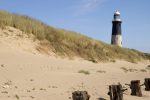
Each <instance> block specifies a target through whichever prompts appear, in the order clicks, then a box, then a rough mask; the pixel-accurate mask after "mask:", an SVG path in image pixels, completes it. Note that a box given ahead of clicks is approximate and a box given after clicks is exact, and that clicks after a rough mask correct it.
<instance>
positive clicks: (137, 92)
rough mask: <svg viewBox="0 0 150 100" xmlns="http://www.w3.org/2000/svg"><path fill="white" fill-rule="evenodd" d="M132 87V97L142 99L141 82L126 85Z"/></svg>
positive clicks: (133, 81)
mask: <svg viewBox="0 0 150 100" xmlns="http://www.w3.org/2000/svg"><path fill="white" fill-rule="evenodd" d="M126 85H128V86H130V89H131V95H134V96H139V97H142V91H141V86H142V85H140V80H132V81H131V84H126Z"/></svg>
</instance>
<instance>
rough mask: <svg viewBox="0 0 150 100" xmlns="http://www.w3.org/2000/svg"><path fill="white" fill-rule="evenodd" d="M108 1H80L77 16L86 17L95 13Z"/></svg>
mask: <svg viewBox="0 0 150 100" xmlns="http://www.w3.org/2000/svg"><path fill="white" fill-rule="evenodd" d="M105 1H107V0H80V2H79V4H78V5H77V6H76V15H85V14H88V13H91V12H93V11H94V10H96V9H97V8H98V7H99V6H101V5H102V4H103V3H104V2H105Z"/></svg>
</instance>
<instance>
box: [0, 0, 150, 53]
mask: <svg viewBox="0 0 150 100" xmlns="http://www.w3.org/2000/svg"><path fill="white" fill-rule="evenodd" d="M0 10H4V11H8V12H11V13H17V14H20V15H27V16H30V17H32V18H36V19H38V20H40V21H42V22H44V23H46V24H48V25H50V26H53V27H56V28H61V29H66V30H70V31H75V32H78V33H81V34H84V35H86V36H89V37H92V38H94V39H96V40H100V41H103V42H106V43H110V41H111V34H112V33H111V32H112V20H113V14H114V11H115V10H119V11H120V13H121V20H122V22H123V23H122V36H123V46H124V47H126V48H133V49H137V50H140V51H143V52H148V53H150V0H0Z"/></svg>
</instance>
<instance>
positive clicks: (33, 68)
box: [0, 27, 150, 100]
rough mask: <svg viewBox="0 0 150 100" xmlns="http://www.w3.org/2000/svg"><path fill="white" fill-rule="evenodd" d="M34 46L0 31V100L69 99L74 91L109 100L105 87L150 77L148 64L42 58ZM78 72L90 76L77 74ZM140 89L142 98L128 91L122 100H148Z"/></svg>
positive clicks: (93, 99)
mask: <svg viewBox="0 0 150 100" xmlns="http://www.w3.org/2000/svg"><path fill="white" fill-rule="evenodd" d="M18 34H19V35H18ZM37 45H38V42H34V41H33V40H32V38H28V36H23V35H22V34H21V31H19V30H16V29H14V28H10V27H8V29H6V30H0V100H16V99H20V100H70V97H71V95H72V92H73V91H75V90H86V91H88V92H89V94H90V95H91V98H90V100H97V98H105V99H107V100H109V96H108V95H107V92H108V85H110V84H117V83H118V82H120V83H121V84H125V83H130V81H131V80H134V79H139V80H141V83H143V81H144V78H148V77H150V70H149V69H147V66H148V65H150V62H148V61H147V62H142V63H138V64H133V63H129V62H125V61H117V62H116V63H106V64H103V63H99V64H94V63H92V62H88V61H85V60H82V59H74V60H69V59H66V58H65V59H62V58H59V57H58V58H56V57H54V56H46V55H42V54H40V53H39V52H38V51H37V50H36V49H35V48H36V46H37ZM80 70H84V71H88V72H89V73H90V74H89V75H85V74H83V73H78V72H79V71H80ZM125 70H128V71H127V72H126V71H125ZM142 90H143V91H142V92H143V95H144V97H134V96H130V89H129V90H128V91H126V92H125V94H124V100H133V99H136V100H150V92H146V91H144V87H142Z"/></svg>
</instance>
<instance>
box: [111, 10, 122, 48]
mask: <svg viewBox="0 0 150 100" xmlns="http://www.w3.org/2000/svg"><path fill="white" fill-rule="evenodd" d="M121 23H122V21H121V19H120V12H119V11H116V12H115V13H114V19H113V21H112V24H113V26H112V37H111V44H112V45H117V46H120V47H122V33H121Z"/></svg>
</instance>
